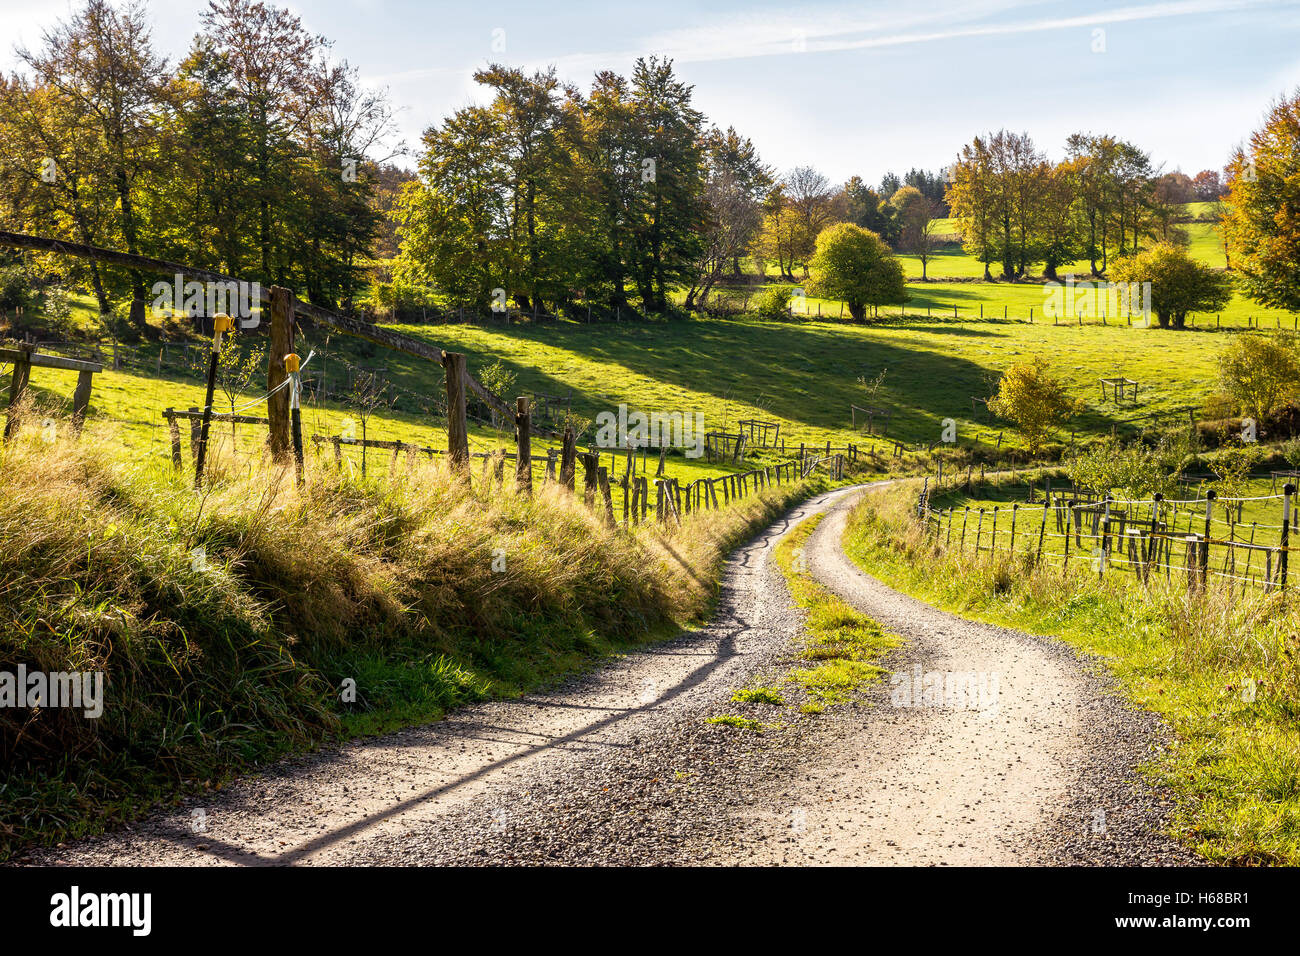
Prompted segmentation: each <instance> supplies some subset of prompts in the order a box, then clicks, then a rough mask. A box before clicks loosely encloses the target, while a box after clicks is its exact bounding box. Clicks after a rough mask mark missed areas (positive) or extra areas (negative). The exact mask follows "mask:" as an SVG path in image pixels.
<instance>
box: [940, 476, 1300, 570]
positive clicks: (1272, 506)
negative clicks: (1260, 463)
mask: <svg viewBox="0 0 1300 956" xmlns="http://www.w3.org/2000/svg"><path fill="white" fill-rule="evenodd" d="M927 488H928V484H927ZM1294 494H1295V486H1294V485H1292V484H1289V483H1288V484H1287V485H1285V487H1284V488H1283V491H1282V493H1281V494H1269V495H1253V496H1238V497H1227V496H1224V497H1220V496H1218V495H1217V494H1216V493H1215V492H1214V491H1209V492H1207V493H1206V494H1205V496H1204V497H1197V498H1167V497H1165V496H1164V495H1160V494H1157V495H1154V496H1153V497H1152V498H1149V499H1138V500H1132V499H1118V498H1114V497H1112V496H1110V495H1105V496H1099V495H1087V494H1084V493H1080V492H1074V491H1070V492H1054V493H1053V492H1049V493H1048V494H1047V495H1046V496H1045V499H1044V501H1043V503H1042V505H1041V506H1039V505H1021V504H1020V503H1019V502H1013V503H1010V504H1009V505H1008V506H1006V507H1003V506H1001V505H993V506H991V507H989V506H986V507H975V508H972V507H971V506H969V505H967V506H964V507H961V508H955V507H954V508H947V509H940V510H933V509H931V508H930V507H929V500H928V494H927V492H924V491H923V492H922V497H921V500H920V502H919V503H918V510H919V511H920V513H921V515H922V517H923V519H924V521H925V523H926V528H927V532H928V533H929V534H930V536H931V537H932V539H933V540H934V541H935V543H936V544H938V545H939V546H941V547H942V548H944V549H945V550H950V551H955V552H956V553H959V554H961V553H966V552H968V551H969V552H970V553H972V554H973V555H975V556H980V555H997V554H1005V555H1008V556H1011V555H1022V556H1024V557H1026V558H1029V559H1031V560H1030V561H1027V562H1025V564H1024V566H1025V567H1031V566H1033V565H1034V564H1036V563H1040V562H1048V563H1051V564H1054V565H1058V566H1060V567H1061V569H1062V573H1068V572H1069V570H1070V568H1071V567H1073V568H1075V569H1076V570H1078V569H1085V570H1087V571H1090V572H1092V573H1095V574H1097V575H1098V576H1099V577H1102V578H1104V577H1105V576H1107V575H1108V574H1116V573H1120V574H1130V575H1132V576H1134V577H1135V578H1137V579H1139V580H1141V581H1142V582H1144V583H1145V582H1148V581H1149V580H1150V577H1151V575H1153V574H1156V575H1161V574H1163V575H1164V577H1165V578H1166V579H1167V580H1173V579H1174V577H1175V575H1177V576H1179V578H1180V579H1185V580H1186V584H1187V587H1188V588H1189V589H1198V588H1204V587H1206V586H1207V585H1208V584H1209V583H1210V582H1211V581H1217V582H1220V583H1221V584H1222V585H1223V586H1225V587H1227V588H1236V587H1241V588H1242V589H1243V590H1244V589H1245V588H1262V589H1263V590H1264V591H1265V592H1271V591H1275V590H1281V589H1285V588H1286V587H1287V583H1288V568H1289V563H1290V562H1289V556H1290V553H1291V552H1292V551H1293V550H1295V549H1294V547H1293V545H1292V541H1293V535H1294V533H1295V532H1296V531H1297V530H1300V524H1298V523H1297V516H1296V513H1295V509H1294V507H1293V497H1294ZM1248 509H1249V511H1250V512H1251V514H1253V515H1255V516H1257V517H1255V518H1253V519H1252V520H1246V518H1245V515H1246V512H1247V510H1248ZM1270 513H1271V515H1272V520H1267V518H1268V515H1269V514H1270ZM1261 518H1262V519H1264V520H1260V519H1261Z"/></svg>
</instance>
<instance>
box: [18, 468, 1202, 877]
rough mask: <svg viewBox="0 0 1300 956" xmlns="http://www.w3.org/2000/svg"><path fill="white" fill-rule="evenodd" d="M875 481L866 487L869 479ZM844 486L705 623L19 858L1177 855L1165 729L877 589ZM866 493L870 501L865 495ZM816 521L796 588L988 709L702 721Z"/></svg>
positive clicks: (867, 710)
mask: <svg viewBox="0 0 1300 956" xmlns="http://www.w3.org/2000/svg"><path fill="white" fill-rule="evenodd" d="M866 487H867V488H870V487H871V486H866ZM861 492H862V488H861V487H859V488H851V489H843V490H840V491H836V492H831V493H829V494H826V495H823V496H820V497H818V498H816V499H813V500H811V501H809V502H807V503H805V504H804V505H802V506H800V507H798V508H795V509H793V510H792V511H791V512H790V514H788V515H787V516H786V517H785V518H783V519H781V520H780V521H778V522H776V523H775V524H773V525H772V526H771V527H769V528H768V529H767V530H766V531H765V532H764V533H763V534H761V535H759V536H758V538H756V539H755V540H754V541H753V542H751V543H750V544H749V545H747V546H745V547H743V548H741V549H739V550H738V551H737V552H736V553H735V554H733V555H732V557H731V559H730V560H729V563H728V567H727V570H726V576H725V579H724V585H723V591H722V595H721V598H720V600H719V605H718V609H717V613H716V615H715V617H714V620H713V622H712V623H711V624H710V625H709V626H707V627H705V628H702V629H700V630H698V631H696V632H692V633H690V634H686V635H684V636H682V637H680V638H677V639H675V640H673V641H669V642H666V643H663V644H658V645H655V646H653V647H650V648H647V649H645V650H643V651H640V652H637V653H634V654H629V655H628V656H626V657H624V658H622V659H620V660H618V661H615V662H611V663H610V664H608V665H606V666H603V667H601V668H599V669H598V670H595V671H593V672H592V673H590V674H586V675H583V676H581V677H578V678H575V679H573V680H570V681H568V682H566V683H564V684H563V685H561V686H558V687H556V688H554V689H552V690H550V691H548V692H546V693H538V694H533V695H529V696H527V697H525V698H522V699H519V700H513V701H496V702H490V703H485V704H479V705H474V706H471V707H467V708H464V709H463V710H460V711H458V712H457V713H455V714H453V715H452V716H450V717H449V718H448V719H446V720H444V721H441V722H440V723H437V724H433V725H429V726H425V727H418V728H413V729H410V730H406V731H403V732H400V733H396V734H392V735H388V736H385V737H382V738H377V739H374V740H368V741H360V742H356V743H353V744H349V745H347V746H345V747H342V748H339V749H333V750H329V751H326V752H322V753H319V754H313V755H310V756H307V757H303V758H298V759H295V760H291V761H286V762H285V763H283V764H281V765H278V766H277V767H276V768H274V769H273V770H271V771H268V772H267V773H265V774H263V775H260V776H256V777H250V778H247V779H244V780H241V781H239V782H237V783H236V784H234V785H233V786H231V787H230V788H229V789H228V790H225V791H223V792H220V793H214V794H211V795H210V796H207V797H205V798H202V799H191V800H188V801H187V802H186V803H185V804H183V805H182V806H180V807H179V808H177V809H176V810H173V811H170V812H166V813H162V814H160V815H157V816H155V817H152V818H150V819H148V820H146V821H143V822H141V823H139V824H136V825H134V826H133V827H130V828H127V829H122V830H119V831H116V832H113V833H110V834H106V835H104V836H102V837H97V838H93V839H90V840H84V841H80V842H78V843H75V844H72V845H70V846H67V847H62V848H59V849H57V850H53V851H49V852H41V853H35V854H33V856H32V858H31V860H30V862H33V863H37V864H52V865H59V864H109V865H152V864H181V865H313V864H325V865H329V864H398V865H433V864H519V863H526V864H532V863H575V864H698V863H713V864H783V863H789V864H801V865H803V864H820V863H833V864H846V863H862V864H905V865H917V864H939V865H943V864H953V865H977V864H999V863H1003V864H1005V863H1022V864H1040V863H1148V864H1149V863H1186V862H1192V861H1193V860H1192V858H1191V857H1190V854H1188V852H1187V851H1186V850H1184V849H1182V848H1180V847H1178V846H1177V845H1176V844H1174V843H1172V841H1171V840H1170V839H1169V838H1167V837H1165V836H1164V835H1163V834H1162V830H1163V829H1164V827H1165V825H1166V824H1165V815H1166V813H1167V806H1166V804H1165V803H1164V802H1163V801H1162V799H1161V797H1160V795H1159V794H1157V793H1155V792H1152V791H1151V790H1149V789H1148V788H1147V787H1145V786H1144V785H1143V784H1142V783H1141V782H1140V781H1139V779H1138V777H1137V775H1136V772H1135V767H1136V765H1137V764H1138V763H1139V762H1141V761H1142V760H1145V759H1148V758H1149V757H1150V756H1151V755H1152V754H1153V752H1154V751H1155V749H1157V748H1158V747H1159V746H1160V745H1161V742H1162V741H1163V739H1164V733H1163V730H1162V728H1161V727H1160V726H1159V725H1158V723H1157V722H1156V721H1155V720H1154V718H1152V717H1151V716H1150V715H1147V714H1143V713H1140V712H1137V711H1134V710H1132V709H1130V708H1129V707H1127V706H1126V705H1124V704H1123V703H1122V701H1120V700H1119V698H1118V697H1117V696H1115V694H1114V693H1113V690H1112V689H1111V688H1110V687H1109V685H1108V682H1107V681H1106V680H1105V679H1104V678H1103V677H1101V676H1100V675H1099V674H1098V673H1097V672H1096V671H1095V669H1094V668H1093V667H1092V666H1091V665H1089V664H1087V663H1085V662H1081V661H1080V660H1078V659H1077V658H1076V657H1075V656H1074V655H1073V653H1072V652H1070V651H1069V650H1068V648H1066V647H1065V646H1064V645H1061V644H1060V643H1058V642H1055V641H1051V640H1048V639H1043V638H1036V637H1031V636H1028V635H1024V634H1020V633H1017V632H1013V631H1007V630H1004V629H999V628H992V627H987V626H984V625H980V624H974V623H971V622H968V621H964V620H962V619H960V618H957V617H954V616H952V615H948V614H945V613H943V612H940V611H937V610H935V609H933V608H931V607H929V606H927V605H925V604H922V603H920V602H917V601H914V600H912V599H911V598H907V597H905V596H903V595H900V594H898V593H897V592H894V591H892V590H890V589H889V588H887V587H885V586H884V585H882V584H880V583H879V582H877V581H875V580H874V579H872V578H870V577H868V576H867V575H865V574H863V573H862V572H861V571H859V570H857V569H856V568H855V567H854V566H853V565H852V564H851V562H849V561H848V559H847V558H845V556H844V554H843V552H842V551H841V550H840V546H839V539H840V533H841V531H842V529H843V523H844V520H845V517H846V515H847V511H848V508H849V506H850V505H851V504H852V502H853V501H854V500H855V499H856V497H857V495H858V494H859V493H861ZM868 493H869V492H868ZM823 511H824V512H828V515H827V517H826V518H825V519H824V520H823V522H822V524H821V526H820V527H819V528H818V529H817V531H816V532H815V533H814V535H813V536H812V537H811V538H810V539H809V542H808V544H807V546H806V548H805V553H806V555H807V557H808V560H809V565H810V569H811V570H812V572H813V574H814V575H815V576H816V577H817V578H818V579H819V580H820V581H822V583H824V584H825V585H826V586H827V587H829V588H831V589H832V590H834V591H835V592H836V593H837V594H839V595H840V596H841V597H843V598H844V599H845V600H847V601H849V602H850V603H852V604H854V605H855V606H857V607H859V608H860V609H861V610H863V611H864V612H866V613H868V614H870V615H871V616H873V617H875V618H876V619H877V620H879V621H881V622H882V623H883V624H885V625H886V626H887V627H889V628H890V629H891V630H894V631H896V632H898V633H899V634H901V635H903V637H904V638H905V639H906V644H905V646H904V647H902V648H900V649H899V650H897V651H895V652H894V653H893V655H892V656H891V659H890V660H889V661H888V662H887V666H888V667H890V668H891V669H892V670H895V671H903V672H907V673H908V675H909V676H910V675H911V674H912V672H913V670H914V668H915V667H916V666H917V665H920V667H921V670H922V671H923V672H932V671H933V672H940V673H957V674H966V673H971V674H975V675H984V678H985V681H984V684H983V685H981V686H983V687H984V688H985V690H986V691H988V690H989V689H991V688H992V687H993V684H992V683H991V680H996V698H995V700H996V706H990V700H992V699H993V698H991V697H990V696H989V695H988V693H986V694H985V697H984V698H981V700H982V701H983V703H982V705H981V706H977V707H975V708H974V709H971V708H970V707H969V706H968V705H969V703H970V701H969V700H967V701H966V702H965V703H966V705H967V706H950V704H951V703H952V701H951V700H949V701H945V702H941V704H940V705H938V706H922V707H911V706H908V707H898V706H893V704H892V703H891V696H890V692H891V690H892V689H893V688H892V687H891V686H890V684H889V683H888V682H885V683H882V684H878V685H876V686H875V687H873V688H872V689H871V690H870V691H869V692H868V693H867V694H866V695H865V697H864V699H863V700H861V701H859V702H858V703H856V704H855V705H852V706H847V707H839V708H832V709H831V710H828V711H827V712H826V714H824V715H822V716H819V717H816V718H807V719H795V720H793V721H790V722H787V723H783V724H781V725H780V726H777V727H774V728H772V729H770V730H768V731H765V732H763V733H754V732H742V731H736V730H733V729H732V728H729V727H724V726H718V725H714V724H708V723H705V720H704V718H706V717H707V716H710V715H712V714H716V713H719V712H723V711H726V710H727V709H728V702H729V700H730V697H731V693H732V691H733V690H734V689H735V688H737V687H740V686H741V685H743V684H745V683H746V682H747V681H749V680H750V679H752V678H755V677H758V678H767V679H771V678H772V677H773V676H774V675H779V674H780V673H781V671H782V670H783V669H784V667H786V666H788V655H789V651H790V647H791V642H792V641H793V640H794V639H795V638H796V637H797V635H798V631H799V627H800V618H799V614H798V612H797V611H796V610H795V609H794V608H793V607H792V606H791V602H790V598H789V595H788V593H787V591H786V589H785V585H784V583H783V581H782V579H781V576H780V573H779V571H778V570H777V569H776V568H775V565H774V564H773V563H772V562H771V561H770V555H771V551H772V548H773V546H774V545H775V544H776V542H777V541H778V540H779V539H780V536H781V535H782V534H784V533H785V532H786V531H787V530H789V528H791V527H792V526H793V525H794V524H797V523H798V522H799V521H801V520H802V519H803V518H804V517H806V516H808V515H811V514H815V513H818V512H823Z"/></svg>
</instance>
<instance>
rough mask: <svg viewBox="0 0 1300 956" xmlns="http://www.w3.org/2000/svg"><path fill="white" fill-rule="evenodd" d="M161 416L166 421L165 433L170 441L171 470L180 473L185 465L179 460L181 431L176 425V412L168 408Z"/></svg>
mask: <svg viewBox="0 0 1300 956" xmlns="http://www.w3.org/2000/svg"><path fill="white" fill-rule="evenodd" d="M163 416H164V417H165V418H166V419H167V433H168V435H169V436H170V437H171V440H172V468H173V469H174V470H176V471H180V470H181V469H182V468H184V467H185V464H184V462H183V461H182V460H181V430H180V428H178V427H177V425H176V410H175V409H174V408H169V409H167V411H165V412H163Z"/></svg>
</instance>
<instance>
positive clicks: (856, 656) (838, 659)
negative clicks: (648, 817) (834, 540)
mask: <svg viewBox="0 0 1300 956" xmlns="http://www.w3.org/2000/svg"><path fill="white" fill-rule="evenodd" d="M823 517H824V516H823V515H814V516H813V517H811V518H808V519H807V520H805V521H803V522H802V523H800V524H799V525H797V526H796V527H795V528H794V529H793V530H792V531H791V532H790V533H789V534H787V535H786V536H785V538H784V540H782V541H781V542H780V543H779V544H778V545H777V546H776V548H775V550H774V551H773V557H774V558H775V560H776V563H777V567H779V568H780V569H781V571H782V573H783V574H784V575H785V580H786V585H787V586H788V587H789V589H790V596H791V597H792V598H794V601H795V604H797V605H798V606H799V607H800V608H802V609H803V611H804V612H805V617H804V641H803V643H802V644H801V645H800V647H799V648H798V650H797V651H796V654H795V656H794V658H793V660H792V661H791V663H792V664H793V666H792V667H791V668H790V670H789V671H788V672H787V673H786V674H785V675H783V676H782V677H781V678H780V679H779V681H777V682H776V683H774V684H770V685H758V686H753V687H745V688H742V689H740V690H737V691H736V692H735V693H734V694H732V696H731V699H732V702H733V703H738V704H746V705H751V707H750V709H751V710H753V709H754V708H753V707H752V705H762V709H763V710H764V711H765V710H766V709H767V708H770V707H791V708H797V709H798V711H799V713H801V714H804V715H813V714H820V713H821V712H822V711H824V710H825V709H826V708H827V707H830V706H836V705H840V704H848V703H851V702H852V700H853V695H854V693H855V692H857V691H860V690H861V689H862V688H864V687H865V686H867V685H868V684H871V683H874V682H875V681H877V680H879V679H880V678H881V677H882V676H883V675H884V674H885V673H886V672H885V670H884V668H882V667H880V666H879V665H878V664H877V663H876V662H877V661H879V660H880V658H881V657H882V656H883V655H884V654H885V653H886V652H887V651H889V650H890V649H892V648H895V647H897V646H898V645H899V644H900V643H902V641H901V639H900V638H899V637H898V636H897V635H894V634H890V633H888V632H886V631H885V630H884V629H883V628H881V626H880V625H879V624H877V623H876V622H875V621H873V620H872V619H871V618H869V617H867V616H866V615H865V614H863V613H861V612H860V611H858V610H856V609H854V608H853V607H851V606H850V605H848V604H846V603H845V602H844V601H841V600H840V599H839V598H838V597H836V596H835V595H834V594H832V593H831V592H830V591H828V590H827V589H826V588H824V587H822V586H821V585H820V584H818V583H817V582H816V581H815V580H813V577H812V575H811V574H809V573H808V569H807V564H806V562H805V561H804V558H803V547H804V544H805V543H806V542H807V540H808V537H809V536H810V535H811V534H812V533H813V531H815V530H816V529H817V525H818V524H820V523H821V520H822V518H823ZM791 685H792V686H793V687H797V688H798V689H799V690H800V691H802V693H801V694H798V695H797V696H798V698H800V699H799V700H792V699H791V694H790V693H789V691H788V690H787V689H786V688H787V687H789V686H791ZM708 723H712V724H722V725H725V726H728V727H734V728H736V729H738V730H762V729H763V728H764V726H765V725H764V724H763V722H762V721H759V720H755V719H754V718H753V717H750V716H746V715H740V714H720V715H717V716H714V717H710V718H709V719H708Z"/></svg>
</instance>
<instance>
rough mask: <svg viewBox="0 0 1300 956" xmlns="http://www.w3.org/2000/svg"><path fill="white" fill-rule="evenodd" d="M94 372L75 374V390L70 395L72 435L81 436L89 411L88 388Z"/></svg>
mask: <svg viewBox="0 0 1300 956" xmlns="http://www.w3.org/2000/svg"><path fill="white" fill-rule="evenodd" d="M94 378H95V373H94V372H86V371H82V372H78V373H77V390H76V391H75V392H73V393H72V433H73V434H74V435H80V434H81V426H82V424H83V423H84V422H85V420H86V412H88V411H89V410H90V387H91V383H92V382H93V381H94Z"/></svg>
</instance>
